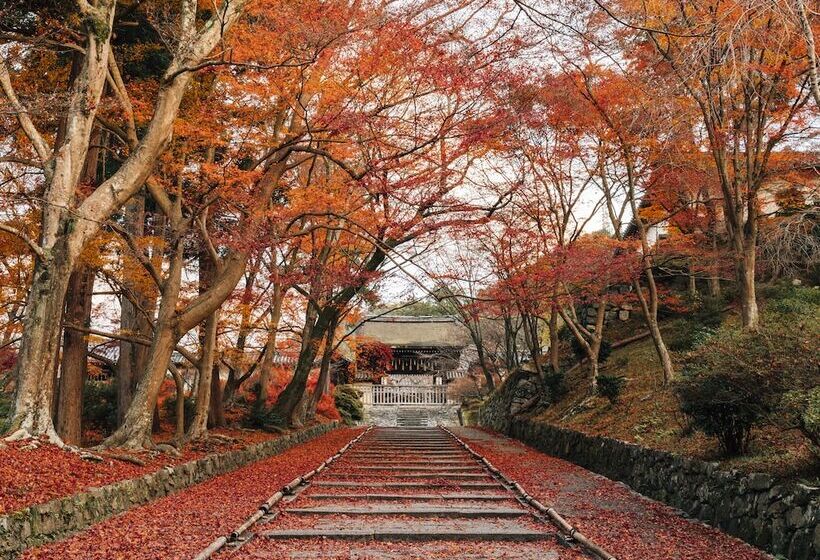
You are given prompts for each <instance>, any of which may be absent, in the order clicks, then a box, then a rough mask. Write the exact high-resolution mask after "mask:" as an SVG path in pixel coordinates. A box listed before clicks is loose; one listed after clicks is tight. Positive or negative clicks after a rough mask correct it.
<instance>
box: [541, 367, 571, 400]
mask: <svg viewBox="0 0 820 560" xmlns="http://www.w3.org/2000/svg"><path fill="white" fill-rule="evenodd" d="M565 381H566V379H565V376H564V374H563V373H562V372H560V371H558V372H553V371H552V369H550V370H549V371H548V372H547V373H545V374H544V386H545V387H546V388H547V393H548V395H549V400H550V401H552V402H556V401H558V399H560V398H561V397H563V396H564V395H566V394H567V390H568V389H567V385H566V382H565Z"/></svg>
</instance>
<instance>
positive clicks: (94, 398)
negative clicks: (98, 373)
mask: <svg viewBox="0 0 820 560" xmlns="http://www.w3.org/2000/svg"><path fill="white" fill-rule="evenodd" d="M83 427H87V428H91V429H93V430H99V431H100V432H102V433H103V434H111V433H113V432H114V430H116V429H117V388H116V386H115V385H114V383H112V382H110V381H90V380H87V381H86V382H85V384H84V385H83Z"/></svg>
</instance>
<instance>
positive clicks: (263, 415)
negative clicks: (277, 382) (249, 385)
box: [247, 407, 288, 432]
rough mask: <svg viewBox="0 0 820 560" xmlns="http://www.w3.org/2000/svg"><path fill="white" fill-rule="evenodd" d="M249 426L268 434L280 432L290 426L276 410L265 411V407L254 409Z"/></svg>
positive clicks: (250, 415) (249, 419)
mask: <svg viewBox="0 0 820 560" xmlns="http://www.w3.org/2000/svg"><path fill="white" fill-rule="evenodd" d="M247 424H248V425H249V426H250V427H251V428H260V429H262V430H265V431H268V432H280V431H283V430H284V429H285V428H287V426H288V422H287V420H286V419H285V418H284V417H283V416H282V415H281V414H279V412H278V411H277V410H276V409H270V410H265V408H264V407H253V408H252V409H251V413H250V414H249V415H248V421H247Z"/></svg>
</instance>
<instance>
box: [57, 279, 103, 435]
mask: <svg viewBox="0 0 820 560" xmlns="http://www.w3.org/2000/svg"><path fill="white" fill-rule="evenodd" d="M93 293H94V271H93V270H92V269H90V268H88V267H86V266H80V267H79V268H78V269H77V270H75V271H74V273H73V274H72V275H71V280H69V289H68V297H67V298H66V310H65V323H67V324H70V325H79V326H83V327H88V326H89V322H90V319H91V296H92V294H93ZM87 374H88V343H87V342H86V338H85V334H84V333H82V332H80V331H76V330H73V329H71V328H66V329H65V332H64V334H63V355H62V364H61V367H60V379H59V391H58V398H57V420H56V421H57V434H58V435H59V436H60V437H61V438H62V440H63V442H65V443H67V444H68V445H75V446H79V445H80V443H81V439H82V411H83V385H84V383H85V378H86V376H87Z"/></svg>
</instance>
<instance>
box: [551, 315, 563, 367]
mask: <svg viewBox="0 0 820 560" xmlns="http://www.w3.org/2000/svg"><path fill="white" fill-rule="evenodd" d="M549 330H550V366H551V367H552V372H553V373H558V372H559V371H561V363H560V361H559V356H558V309H557V307H556V306H555V305H553V306H552V309H550V322H549Z"/></svg>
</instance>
